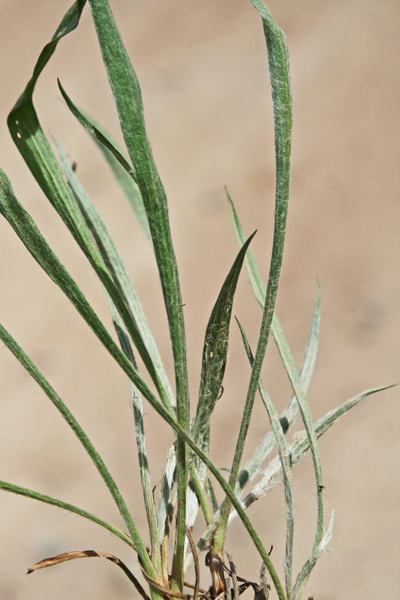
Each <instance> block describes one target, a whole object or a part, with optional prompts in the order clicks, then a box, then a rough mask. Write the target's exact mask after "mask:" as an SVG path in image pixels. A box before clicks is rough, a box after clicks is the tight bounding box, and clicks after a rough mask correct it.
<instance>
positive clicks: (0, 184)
mask: <svg viewBox="0 0 400 600" xmlns="http://www.w3.org/2000/svg"><path fill="white" fill-rule="evenodd" d="M0 213H1V214H3V215H4V216H5V217H6V219H7V220H8V221H9V223H10V224H11V225H12V227H13V229H14V230H15V232H16V233H17V235H18V236H19V237H20V239H21V240H22V242H23V243H24V245H25V246H26V248H27V249H28V250H29V252H30V253H31V254H32V256H33V257H34V258H35V260H36V261H37V262H38V263H39V264H40V266H41V267H42V268H43V269H44V271H45V272H46V273H47V274H48V275H49V277H50V278H51V279H52V280H53V281H54V282H55V283H56V284H57V285H58V286H59V287H60V288H61V290H62V291H63V292H64V294H65V295H66V296H67V298H68V299H69V300H70V301H71V302H72V304H73V305H74V306H75V308H76V309H77V311H78V312H79V314H80V315H81V316H82V318H83V319H84V320H85V322H86V323H87V324H88V325H89V327H90V328H91V329H92V330H93V332H94V333H95V335H96V336H97V337H98V339H99V340H100V341H101V343H102V344H103V346H104V347H105V348H106V349H107V351H108V352H109V353H110V355H111V356H112V357H113V358H114V360H115V361H116V362H117V364H118V365H119V366H120V367H121V369H122V370H123V371H124V373H126V375H127V376H128V377H129V379H130V380H131V381H132V383H133V384H134V385H135V386H136V387H137V388H138V390H139V391H140V392H141V393H142V394H143V396H144V397H145V398H146V400H147V401H148V402H149V403H150V405H151V406H152V407H153V408H154V409H155V410H156V411H157V413H158V414H159V415H160V416H161V417H162V418H163V419H164V421H166V422H167V423H168V424H169V426H170V427H171V428H172V429H173V430H174V432H175V433H176V435H177V437H178V439H179V440H181V441H182V443H184V444H187V445H188V446H189V447H190V449H191V450H193V452H194V453H195V454H196V455H197V456H198V457H199V458H200V459H201V460H202V461H203V462H204V463H205V464H206V465H207V467H208V469H209V470H210V471H211V473H212V474H213V475H214V477H215V478H216V480H217V481H218V483H219V484H220V486H221V487H222V489H223V490H224V492H225V494H226V495H227V497H228V498H229V499H230V501H231V503H232V505H233V506H234V508H235V509H236V510H237V512H238V514H239V516H240V518H241V520H242V522H243V524H244V526H245V528H246V529H247V531H248V533H249V535H250V537H251V539H252V540H253V543H254V545H255V547H256V548H257V550H258V552H259V554H260V556H261V558H262V560H263V562H264V563H265V565H266V567H267V569H268V572H269V573H270V575H271V579H272V581H273V582H274V585H275V588H276V590H277V593H278V597H279V599H280V600H286V598H285V593H284V590H283V588H282V584H281V582H280V579H279V577H278V574H277V572H276V570H275V568H274V566H273V563H272V561H271V558H270V557H269V555H268V552H267V550H266V548H265V547H264V545H263V543H262V542H261V539H260V537H259V536H258V534H257V532H256V530H255V529H254V526H253V524H252V523H251V521H250V519H249V518H248V516H247V515H246V513H245V511H244V510H243V509H242V507H241V505H240V502H239V500H238V499H237V497H236V495H235V493H234V491H233V489H232V488H231V487H230V486H229V484H228V483H227V482H226V481H225V478H224V476H223V475H222V474H221V472H220V470H219V469H218V467H217V466H216V465H215V464H214V463H213V462H212V461H211V460H210V459H209V457H208V456H207V455H206V454H205V453H204V452H203V451H202V450H201V449H200V448H199V447H198V446H197V445H196V443H195V442H194V441H193V439H192V438H191V437H190V436H189V435H188V433H187V432H186V431H185V429H183V427H182V426H181V425H180V424H179V423H178V422H177V421H176V420H175V419H174V417H173V416H172V415H171V413H170V412H169V411H168V410H167V409H166V408H165V407H164V406H163V405H162V404H161V402H160V401H159V400H158V399H157V398H156V396H155V395H154V394H153V393H152V391H151V390H150V389H149V387H148V386H147V385H146V383H145V381H143V379H142V378H141V377H140V375H139V373H138V372H137V370H136V369H135V368H134V367H133V365H132V363H131V362H130V361H129V360H128V359H127V357H126V356H125V354H124V353H123V352H121V350H120V349H119V348H118V346H117V345H116V343H115V342H114V340H113V339H112V337H111V336H110V334H109V333H108V331H107V330H106V328H105V327H104V325H103V324H102V323H101V321H100V319H99V318H98V316H97V315H96V313H95V312H94V311H93V309H92V307H91V306H90V304H89V303H88V301H87V300H86V298H85V296H84V295H83V293H82V292H81V290H80V289H79V287H78V286H77V284H76V283H75V281H74V280H73V279H72V277H71V275H70V274H69V273H68V271H67V270H66V269H65V267H64V266H63V265H62V264H61V263H60V261H59V260H58V258H57V257H56V255H55V254H54V252H53V251H52V250H51V248H50V247H49V245H48V244H47V242H46V241H45V239H44V238H43V236H42V235H41V234H40V232H39V230H38V228H37V226H36V225H35V223H34V222H33V219H32V218H31V217H30V215H29V214H28V213H27V212H26V210H25V209H24V208H23V207H22V206H21V205H20V204H19V202H18V201H17V199H16V198H15V196H14V194H13V192H12V189H11V185H10V182H9V181H8V178H7V176H6V175H5V173H4V172H3V171H1V170H0ZM130 533H131V535H132V537H133V538H135V540H136V532H133V533H132V532H130ZM139 539H140V538H138V540H137V541H136V548H137V551H138V554H139V556H140V558H141V561H142V564H143V567H144V569H145V570H146V572H147V573H148V574H149V575H150V577H154V575H151V574H152V573H153V565H152V563H151V560H150V558H149V555H148V553H147V551H146V548H145V547H144V546H141V545H140V543H139ZM138 548H139V549H138Z"/></svg>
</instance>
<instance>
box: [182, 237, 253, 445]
mask: <svg viewBox="0 0 400 600" xmlns="http://www.w3.org/2000/svg"><path fill="white" fill-rule="evenodd" d="M254 235H255V232H254V233H253V234H252V235H251V236H250V237H249V238H248V239H247V241H246V242H245V243H244V244H243V246H242V248H241V249H240V251H239V253H238V255H237V257H236V259H235V262H234V263H233V265H232V267H231V269H230V271H229V273H228V275H227V277H226V279H225V281H224V283H223V285H222V287H221V291H220V293H219V295H218V298H217V300H216V302H215V304H214V308H213V310H212V312H211V316H210V319H209V321H208V324H207V329H206V335H205V339H204V345H203V354H202V368H201V377H200V391H199V399H198V403H197V409H196V415H195V417H194V419H193V423H192V426H191V432H192V436H193V438H194V439H195V440H196V441H197V442H198V443H199V442H200V441H201V440H203V439H204V436H205V434H206V432H207V430H208V428H209V425H210V418H211V415H212V412H213V410H214V407H215V404H216V402H217V399H218V396H219V394H220V391H221V385H222V381H223V378H224V373H225V365H226V359H227V355H228V342H229V326H230V322H231V316H232V305H233V298H234V295H235V291H236V286H237V282H238V279H239V274H240V271H241V269H242V265H243V260H244V257H245V255H246V251H247V249H248V247H249V244H250V242H251V240H252V239H253V237H254Z"/></svg>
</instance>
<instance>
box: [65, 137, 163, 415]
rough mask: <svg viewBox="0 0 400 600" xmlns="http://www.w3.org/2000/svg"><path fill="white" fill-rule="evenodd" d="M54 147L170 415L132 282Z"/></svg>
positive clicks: (158, 362)
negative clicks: (127, 311) (127, 313)
mask: <svg viewBox="0 0 400 600" xmlns="http://www.w3.org/2000/svg"><path fill="white" fill-rule="evenodd" d="M55 143H56V145H57V149H58V153H59V155H60V159H61V164H62V166H63V169H64V173H65V177H66V179H67V181H68V184H69V186H70V188H71V190H72V192H73V194H74V196H75V198H76V200H77V202H78V204H79V207H80V209H81V211H82V213H83V215H84V217H85V220H86V223H87V224H88V227H89V229H90V231H91V233H92V235H93V237H94V240H95V242H96V244H97V248H98V249H99V252H100V254H101V256H102V258H103V260H104V263H105V265H106V266H107V268H108V270H109V273H110V275H111V276H112V279H113V282H114V284H115V285H116V287H117V289H118V293H119V295H120V297H121V298H122V300H123V302H124V304H125V305H126V306H127V308H128V310H129V313H130V320H131V322H132V327H131V328H130V330H131V331H132V338H133V340H134V342H135V345H136V347H137V348H138V349H139V353H140V356H141V357H142V359H143V361H144V362H145V364H146V366H147V368H148V370H149V372H150V373H151V376H152V379H153V381H154V382H155V384H156V387H157V390H158V393H159V394H160V398H161V400H162V402H163V404H164V406H166V407H167V408H168V410H170V411H171V412H173V409H172V407H173V406H174V405H175V398H174V395H173V392H172V389H171V385H170V383H169V380H168V377H167V374H166V372H165V369H164V365H163V363H162V360H161V357H160V354H159V352H158V348H157V345H156V343H155V340H154V338H153V335H152V333H151V329H150V326H149V324H148V322H147V319H146V315H145V313H144V310H143V307H142V304H141V302H140V300H139V297H138V295H137V294H136V290H135V288H134V286H133V283H132V280H131V278H130V277H129V275H128V272H127V270H126V268H125V265H124V263H123V261H122V259H121V257H120V255H119V253H118V251H117V249H116V247H115V245H114V242H113V240H112V239H111V236H110V234H109V233H108V231H107V229H106V227H105V225H104V223H103V221H102V219H101V217H100V215H99V213H98V212H97V210H96V208H95V206H94V205H93V203H92V202H91V200H90V198H89V196H88V195H87V194H86V192H85V190H84V189H83V187H82V186H81V184H80V182H79V180H78V179H77V177H76V175H75V173H74V172H73V170H72V169H71V167H70V165H69V163H68V160H67V158H66V155H65V153H64V151H63V149H62V148H61V146H60V144H59V143H58V142H57V141H56V140H55Z"/></svg>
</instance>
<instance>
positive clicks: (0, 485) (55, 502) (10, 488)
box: [0, 480, 137, 550]
mask: <svg viewBox="0 0 400 600" xmlns="http://www.w3.org/2000/svg"><path fill="white" fill-rule="evenodd" d="M0 490H3V491H4V492H10V493H11V494H16V495H17V496H25V498H31V499H32V500H38V501H39V502H44V503H45V504H50V505H51V506H57V507H58V508H61V509H62V510H66V511H68V512H71V513H74V514H76V515H79V516H80V517H83V518H84V519H88V520H89V521H92V522H93V523H96V525H100V527H103V528H104V529H107V530H108V531H110V532H111V533H113V534H114V535H116V536H117V537H119V538H120V539H121V540H122V541H124V542H125V543H126V544H128V545H129V546H131V548H134V549H135V550H137V548H136V547H135V543H134V541H133V540H132V538H131V537H129V535H126V533H124V532H123V531H121V530H120V529H118V528H117V527H114V525H111V523H108V522H107V521H104V520H103V519H101V518H100V517H97V516H96V515H94V514H93V513H90V512H88V511H87V510H84V509H83V508H79V506H75V505H74V504H70V503H69V502H64V501H63V500H59V499H58V498H53V496H47V495H46V494H42V493H40V492H36V491H34V490H31V489H29V488H25V487H22V486H20V485H16V484H15V483H10V482H9V481H1V480H0Z"/></svg>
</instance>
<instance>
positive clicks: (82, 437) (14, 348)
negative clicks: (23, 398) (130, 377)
mask: <svg viewBox="0 0 400 600" xmlns="http://www.w3.org/2000/svg"><path fill="white" fill-rule="evenodd" d="M0 339H1V340H2V341H3V342H4V343H5V344H6V346H7V347H8V349H9V350H10V351H11V352H12V353H13V354H14V356H15V357H16V358H17V359H18V360H19V362H20V363H21V364H22V366H23V367H24V368H25V369H26V370H27V371H28V373H29V374H30V376H31V377H32V378H33V379H34V380H35V381H36V383H37V384H38V385H39V386H40V387H41V388H42V390H43V391H44V393H45V394H46V396H47V397H48V398H49V400H50V401H51V402H52V403H53V405H54V406H55V407H56V409H57V410H58V412H59V413H60V414H61V415H62V417H63V418H64V419H65V421H66V422H67V423H68V425H69V427H70V428H71V429H72V431H73V432H74V433H75V435H76V436H77V438H78V439H79V441H80V442H81V444H82V446H83V447H84V449H85V450H86V452H87V453H88V455H89V456H90V458H91V459H92V461H93V463H94V465H95V467H96V468H97V470H98V472H99V473H100V476H101V477H102V479H103V481H104V483H105V484H106V486H107V487H108V489H109V491H110V493H111V495H112V497H113V499H114V501H115V503H116V505H117V507H118V509H119V511H120V513H121V516H122V518H123V519H124V521H125V523H126V525H127V527H128V529H129V530H130V531H136V526H135V524H134V522H133V520H132V516H131V514H130V512H129V510H128V507H127V505H126V502H125V500H124V499H123V497H122V495H121V492H120V491H119V489H118V486H117V484H116V483H115V481H114V479H113V477H112V475H111V473H110V472H109V470H108V469H107V467H106V465H105V464H104V461H103V459H102V458H101V456H100V454H99V453H98V452H97V450H96V448H95V447H94V445H93V444H92V442H91V441H90V439H89V438H88V436H87V435H86V433H85V431H84V430H83V429H82V427H81V426H80V424H79V423H78V421H77V420H76V418H75V417H74V415H73V414H72V413H71V411H70V410H69V409H68V407H67V406H66V404H65V403H64V402H63V401H62V399H61V398H60V396H59V395H58V394H57V393H56V391H55V390H54V388H53V387H52V386H51V385H50V383H49V382H48V381H47V379H46V378H45V377H44V375H43V374H42V373H41V372H40V371H39V369H38V368H37V367H36V365H35V364H34V363H33V362H32V361H31V359H30V358H29V357H28V356H27V355H26V354H25V352H24V351H23V350H22V348H21V347H20V346H19V345H18V344H17V342H16V341H15V339H14V338H13V337H12V336H11V335H10V333H9V332H8V331H7V330H6V329H5V328H4V327H3V326H2V325H1V324H0Z"/></svg>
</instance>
